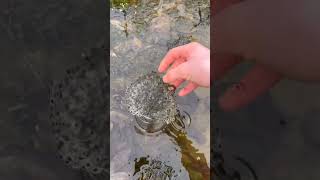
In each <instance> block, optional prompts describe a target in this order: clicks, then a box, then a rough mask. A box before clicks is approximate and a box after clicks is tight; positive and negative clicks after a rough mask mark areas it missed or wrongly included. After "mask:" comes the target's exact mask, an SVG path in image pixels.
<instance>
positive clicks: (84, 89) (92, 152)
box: [50, 48, 109, 179]
mask: <svg viewBox="0 0 320 180" xmlns="http://www.w3.org/2000/svg"><path fill="white" fill-rule="evenodd" d="M106 54H107V53H106V52H105V51H104V50H103V49H102V48H96V49H92V51H91V54H90V55H89V56H87V57H86V58H85V59H86V60H84V61H83V63H82V64H80V65H78V66H75V67H73V68H71V69H68V70H67V71H66V76H65V77H64V79H63V80H62V81H60V82H57V83H54V84H53V86H52V88H51V89H50V121H51V125H52V131H53V134H54V136H55V138H56V142H57V151H58V154H59V157H60V158H61V159H62V160H64V161H65V163H66V164H67V165H69V166H70V167H72V168H74V169H81V171H82V172H85V173H87V174H89V176H90V177H92V178H93V179H99V177H105V176H106V173H107V172H108V171H109V168H108V163H109V159H108V157H109V153H108V152H109V151H108V148H109V147H108V143H109V134H108V131H107V130H108V124H109V119H108V118H107V117H108V113H109V111H108V104H109V98H108V96H109V94H107V92H108V88H109V85H108V83H109V80H108V76H107V72H106V71H105V66H103V65H102V64H101V63H104V60H105V55H106Z"/></svg>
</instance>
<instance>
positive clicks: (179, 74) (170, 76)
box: [163, 63, 190, 84]
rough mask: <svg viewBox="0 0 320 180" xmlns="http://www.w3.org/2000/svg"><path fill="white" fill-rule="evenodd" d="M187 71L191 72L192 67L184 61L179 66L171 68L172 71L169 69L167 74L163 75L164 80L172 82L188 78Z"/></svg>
mask: <svg viewBox="0 0 320 180" xmlns="http://www.w3.org/2000/svg"><path fill="white" fill-rule="evenodd" d="M187 72H190V68H189V67H188V66H187V64H186V63H182V64H180V65H179V66H178V67H176V68H173V69H170V71H168V72H167V74H166V75H165V76H163V82H165V83H170V84H171V83H172V82H174V81H176V80H178V79H188V74H187ZM188 80H190V79H188Z"/></svg>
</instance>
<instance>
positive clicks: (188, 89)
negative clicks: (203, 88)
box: [179, 82, 198, 96]
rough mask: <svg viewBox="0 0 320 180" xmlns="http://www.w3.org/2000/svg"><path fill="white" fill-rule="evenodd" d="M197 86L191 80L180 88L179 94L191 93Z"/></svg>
mask: <svg viewBox="0 0 320 180" xmlns="http://www.w3.org/2000/svg"><path fill="white" fill-rule="evenodd" d="M197 87H198V85H197V84H195V83H193V82H189V83H188V84H187V85H186V86H185V87H184V88H183V89H181V90H180V92H179V96H185V95H187V94H189V93H191V92H192V91H193V90H195V89H196V88H197Z"/></svg>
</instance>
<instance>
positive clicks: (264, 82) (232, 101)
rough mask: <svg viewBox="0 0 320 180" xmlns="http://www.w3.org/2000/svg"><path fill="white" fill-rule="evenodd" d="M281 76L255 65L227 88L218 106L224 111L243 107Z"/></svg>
mask: <svg viewBox="0 0 320 180" xmlns="http://www.w3.org/2000/svg"><path fill="white" fill-rule="evenodd" d="M281 78H282V76H281V75H280V74H279V73H277V72H275V71H272V70H269V69H267V68H266V67H264V66H261V65H256V66H255V67H253V69H252V70H251V71H250V72H249V73H248V74H246V75H245V77H244V78H243V79H242V80H241V82H240V83H239V84H237V85H235V86H234V87H232V88H230V89H228V90H227V91H226V93H225V94H224V95H223V96H222V97H221V98H220V99H219V104H220V107H221V108H222V109H223V110H225V111H233V110H236V109H238V108H240V107H243V106H245V105H247V104H249V103H250V102H252V101H254V100H255V99H256V98H257V97H258V96H260V95H262V94H263V93H265V92H266V91H268V90H269V89H270V88H272V87H273V86H274V85H275V84H276V83H277V82H278V81H280V80H281Z"/></svg>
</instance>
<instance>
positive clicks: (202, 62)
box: [158, 42, 210, 96]
mask: <svg viewBox="0 0 320 180" xmlns="http://www.w3.org/2000/svg"><path fill="white" fill-rule="evenodd" d="M166 70H167V72H166V74H165V76H164V77H163V81H164V82H165V83H169V84H172V85H174V86H175V87H179V86H180V85H181V84H182V83H183V82H184V81H188V84H187V85H186V86H185V87H184V88H183V89H182V90H180V92H179V96H185V95H187V94H189V93H191V92H192V91H193V90H195V89H196V88H197V87H199V86H201V87H210V50H209V49H208V48H206V47H204V46H202V45H201V44H199V43H196V42H192V43H189V44H186V45H183V46H179V47H176V48H173V49H171V50H170V51H169V52H168V53H167V55H166V56H165V57H164V58H163V60H162V61H161V63H160V66H159V68H158V71H159V72H164V71H166Z"/></svg>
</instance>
